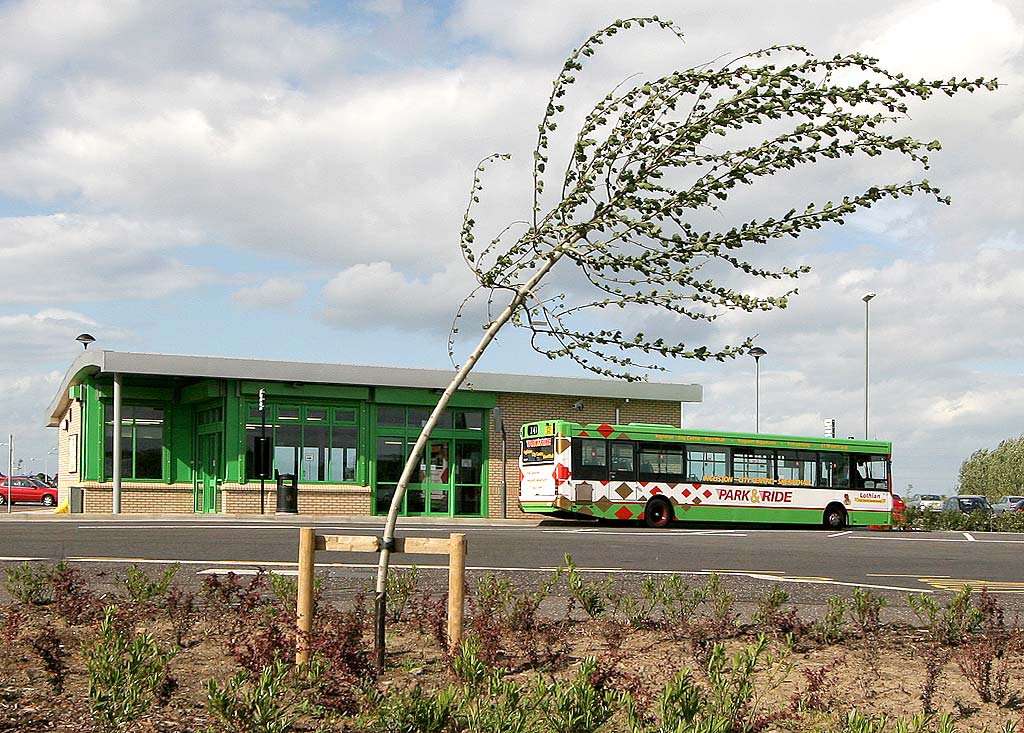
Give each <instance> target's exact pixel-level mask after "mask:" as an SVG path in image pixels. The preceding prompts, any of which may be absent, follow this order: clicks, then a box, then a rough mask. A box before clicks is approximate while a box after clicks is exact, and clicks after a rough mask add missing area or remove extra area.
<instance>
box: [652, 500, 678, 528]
mask: <svg viewBox="0 0 1024 733" xmlns="http://www.w3.org/2000/svg"><path fill="white" fill-rule="evenodd" d="M674 513H675V512H674V511H673V509H672V504H671V503H670V502H669V500H668V499H665V498H664V497H661V496H656V497H654V498H653V499H651V500H650V501H649V502H647V507H646V508H645V509H644V524H646V525H647V526H648V527H651V528H652V529H661V528H663V527H667V526H668V525H670V524H672V516H673V514H674Z"/></svg>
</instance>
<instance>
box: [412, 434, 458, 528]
mask: <svg viewBox="0 0 1024 733" xmlns="http://www.w3.org/2000/svg"><path fill="white" fill-rule="evenodd" d="M451 453H452V442H451V441H450V440H431V441H429V442H428V443H427V448H426V450H425V451H424V454H423V456H422V457H421V458H420V465H419V470H418V471H417V472H416V475H415V476H413V480H412V481H410V482H409V489H408V491H407V492H406V495H405V513H406V514H422V515H425V516H444V517H447V516H450V515H451V506H450V500H451V486H452V472H451Z"/></svg>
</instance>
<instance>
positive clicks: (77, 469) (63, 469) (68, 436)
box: [57, 400, 82, 503]
mask: <svg viewBox="0 0 1024 733" xmlns="http://www.w3.org/2000/svg"><path fill="white" fill-rule="evenodd" d="M65 421H66V422H67V426H68V429H67V430H65V429H64V427H63V426H64V424H65ZM81 434H82V403H81V402H79V401H78V400H72V401H71V404H70V405H69V406H68V410H67V412H65V413H64V416H63V417H62V418H61V421H60V424H59V425H58V426H57V502H58V503H60V502H64V501H70V494H71V485H72V484H76V485H77V483H78V481H79V478H80V477H81V470H82V467H81V466H80V465H78V460H77V456H76V455H73V454H72V443H74V445H75V446H76V448H75V453H76V454H77V455H81V440H82V438H81ZM72 468H73V469H74V470H72Z"/></svg>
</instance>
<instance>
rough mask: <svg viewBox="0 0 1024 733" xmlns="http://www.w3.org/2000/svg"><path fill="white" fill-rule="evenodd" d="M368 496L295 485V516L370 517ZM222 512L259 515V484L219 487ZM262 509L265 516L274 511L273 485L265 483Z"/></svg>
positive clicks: (345, 488) (349, 489)
mask: <svg viewBox="0 0 1024 733" xmlns="http://www.w3.org/2000/svg"><path fill="white" fill-rule="evenodd" d="M371 497H372V493H371V492H370V487H369V486H356V485H349V484H345V485H342V486H325V485H323V484H299V514H343V515H367V514H370V512H371V509H370V500H371ZM221 500H222V501H221V506H222V511H225V512H227V513H229V514H259V511H260V485H259V482H250V483H247V484H224V485H223V486H221ZM264 508H265V510H266V513H267V514H273V513H274V511H275V510H276V509H277V484H276V483H275V482H274V481H268V482H267V484H266V495H265V503H264Z"/></svg>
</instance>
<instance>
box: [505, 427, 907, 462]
mask: <svg viewBox="0 0 1024 733" xmlns="http://www.w3.org/2000/svg"><path fill="white" fill-rule="evenodd" d="M531 425H534V426H538V428H539V429H537V430H536V432H530V431H528V430H527V428H528V426H531ZM539 426H544V427H539ZM530 435H563V436H566V437H570V438H572V437H580V436H583V437H593V438H608V439H612V438H614V439H620V440H652V441H663V442H666V443H669V442H680V443H683V442H685V443H706V444H718V445H748V446H757V447H765V448H790V449H795V450H801V449H802V450H822V451H838V452H844V453H845V452H851V451H852V452H857V453H881V454H884V455H891V454H892V443H890V442H888V441H882V440H856V439H844V438H827V437H824V436H822V437H812V436H804V435H772V434H767V433H735V432H726V431H721V430H692V429H689V428H678V427H675V426H673V425H654V424H650V423H629V424H626V425H609V424H607V423H586V424H581V423H576V422H572V421H569V420H538V421H535V422H532V423H527V424H525V425H523V427H522V430H521V436H522V437H523V438H526V437H528V436H530Z"/></svg>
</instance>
